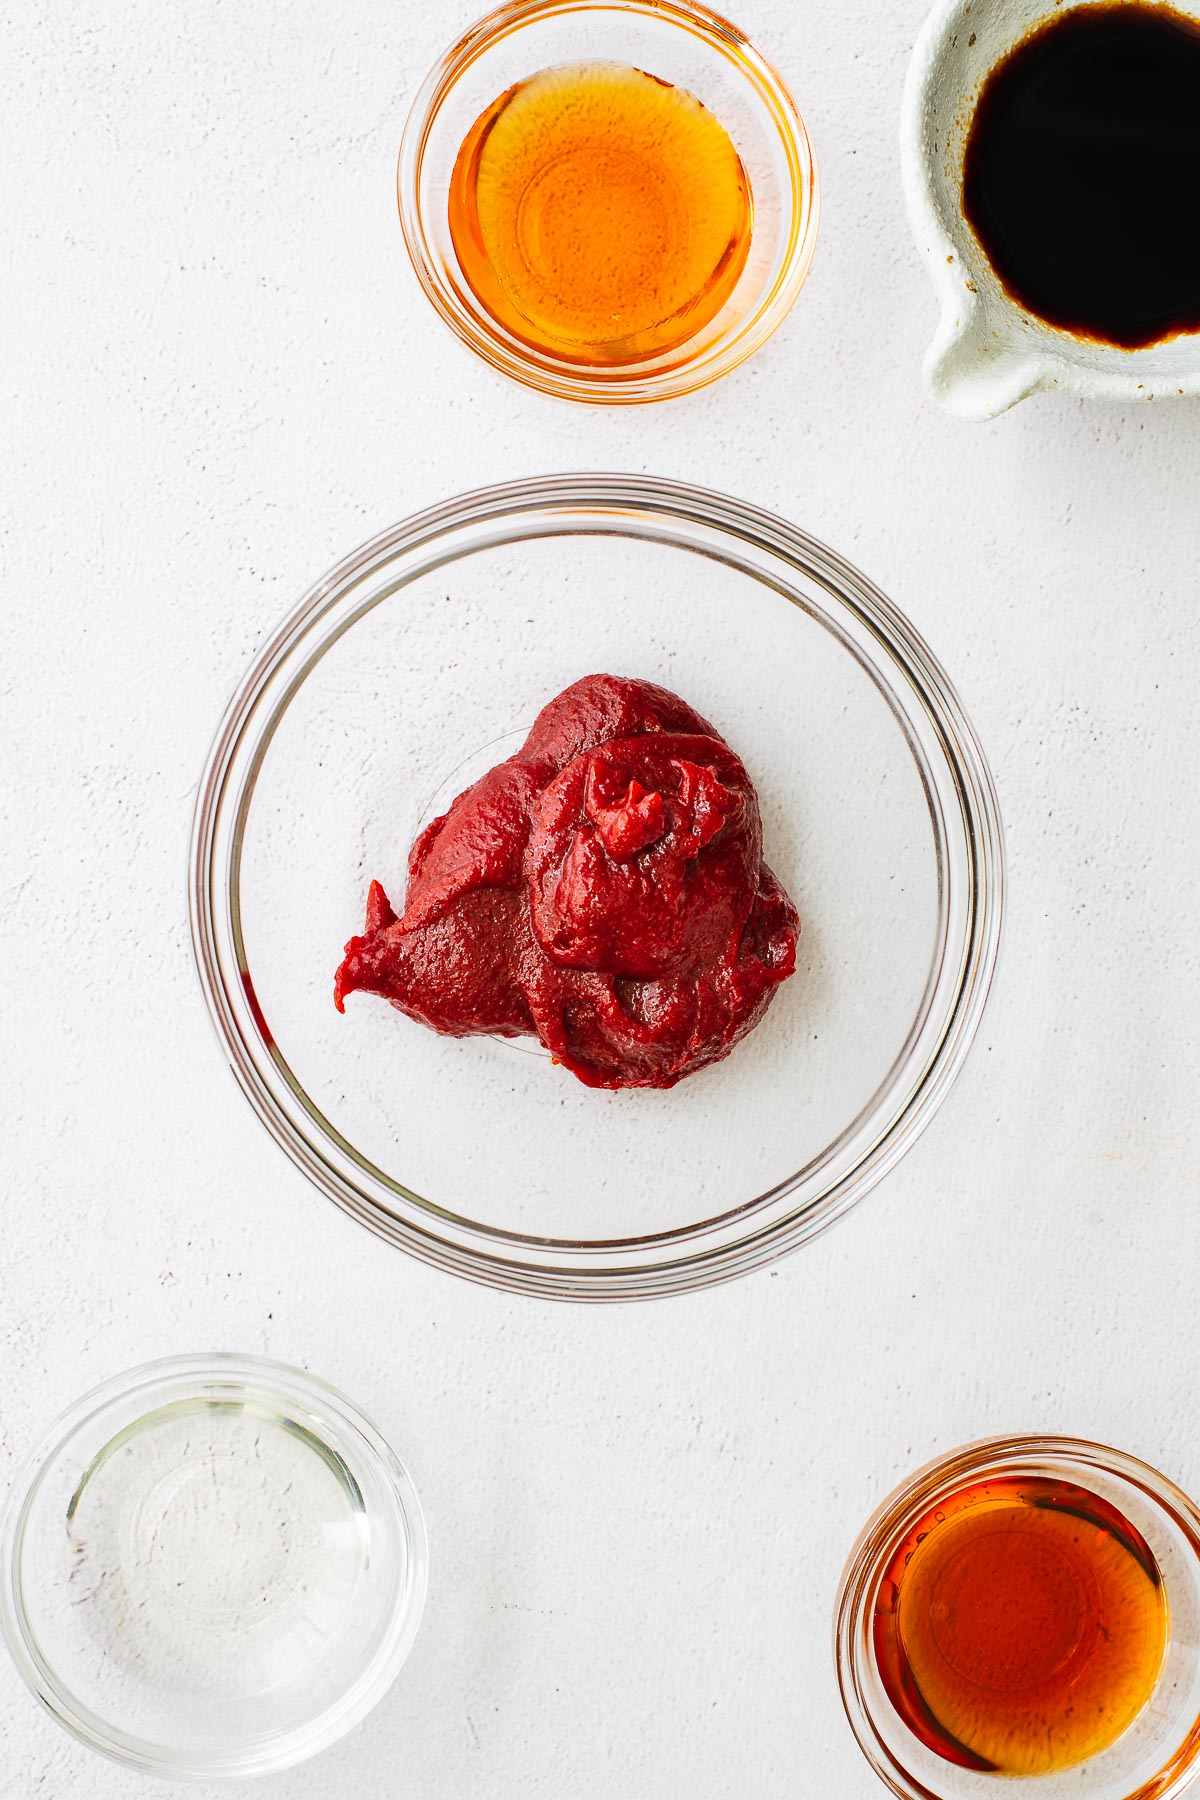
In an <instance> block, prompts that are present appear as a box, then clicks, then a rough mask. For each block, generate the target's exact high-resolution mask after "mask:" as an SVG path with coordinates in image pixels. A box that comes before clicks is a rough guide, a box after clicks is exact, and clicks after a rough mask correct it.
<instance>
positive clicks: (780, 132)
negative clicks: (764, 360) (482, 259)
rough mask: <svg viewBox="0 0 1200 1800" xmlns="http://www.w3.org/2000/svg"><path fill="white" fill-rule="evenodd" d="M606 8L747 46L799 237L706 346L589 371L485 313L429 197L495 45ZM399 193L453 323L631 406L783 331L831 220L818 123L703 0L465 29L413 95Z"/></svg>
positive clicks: (548, 0) (551, 13)
mask: <svg viewBox="0 0 1200 1800" xmlns="http://www.w3.org/2000/svg"><path fill="white" fill-rule="evenodd" d="M595 12H611V13H637V14H642V15H645V16H646V17H648V18H652V19H654V20H655V21H656V22H658V23H660V24H666V25H671V26H674V27H676V28H677V29H680V30H688V31H690V32H691V33H692V34H693V35H694V36H697V37H699V38H701V39H702V40H703V41H704V42H705V43H706V44H708V45H709V46H710V47H711V48H712V49H714V50H715V51H716V52H717V53H718V54H720V55H722V56H724V57H725V58H726V60H729V61H732V58H731V57H730V55H729V50H730V48H731V47H735V48H736V50H737V53H738V57H739V59H740V61H741V62H742V63H744V64H745V65H746V68H744V69H742V70H741V73H742V74H743V75H744V76H745V77H746V78H747V79H748V80H750V81H751V82H752V85H754V86H755V88H756V90H757V91H758V93H759V96H760V98H762V99H764V101H765V104H766V108H767V111H768V112H769V113H770V115H771V119H772V124H773V126H774V128H775V131H776V134H777V136H778V139H779V142H780V144H781V145H782V147H783V150H784V154H785V156H786V159H787V165H788V174H789V183H790V191H791V216H790V220H789V228H788V233H787V239H788V241H787V248H786V251H785V253H784V256H783V259H782V262H781V264H780V267H779V269H778V271H777V273H776V275H775V277H774V279H773V280H772V282H771V285H770V287H769V289H768V290H767V292H766V293H765V294H764V295H763V296H761V297H760V299H759V301H758V302H757V304H756V305H755V307H754V309H753V311H752V312H751V313H749V314H748V315H747V316H746V317H745V318H743V319H741V320H740V321H739V322H738V323H737V325H736V326H735V327H733V328H731V330H730V332H729V333H728V334H726V335H722V336H721V337H720V338H718V339H716V340H715V342H714V343H712V344H710V345H709V346H708V347H707V349H706V350H705V351H704V352H703V353H702V354H700V355H697V356H695V357H690V358H689V357H687V356H684V357H683V359H682V360H681V361H677V362H674V363H672V364H671V365H670V366H669V367H667V368H665V369H661V370H654V369H653V368H651V369H649V370H646V369H645V367H644V365H642V364H637V363H630V364H625V365H616V366H615V367H613V366H606V367H605V368H604V369H603V370H589V369H587V368H586V367H581V366H580V365H578V364H575V363H568V362H565V361H560V360H559V359H558V358H555V357H552V356H549V355H547V354H545V353H544V352H539V351H537V350H535V349H533V348H532V347H531V346H529V345H526V344H523V343H521V342H520V340H519V339H517V338H515V337H512V336H511V335H510V334H509V333H507V332H506V331H504V329H503V328H502V327H501V326H499V325H498V324H496V323H495V322H494V321H488V322H487V323H486V324H484V323H483V322H482V321H479V320H477V319H476V317H475V315H474V313H473V312H472V311H470V310H469V309H468V308H467V306H466V305H465V304H464V303H463V301H462V299H461V297H460V296H459V294H458V293H457V291H456V288H455V285H454V283H453V282H452V281H451V280H450V279H449V278H448V277H447V276H446V275H445V274H444V273H443V271H442V268H441V265H440V259H439V257H438V255H437V253H436V251H435V249H434V245H433V242H432V239H431V237H430V235H429V233H428V232H427V230H426V224H425V219H424V215H423V211H422V206H421V180H422V170H423V166H424V159H425V154H426V148H427V144H428V140H429V135H430V133H431V131H432V129H433V126H434V124H435V122H436V120H437V117H438V114H439V112H440V110H441V108H442V107H443V106H444V105H445V103H446V101H447V100H448V99H449V98H450V96H451V95H452V94H453V91H454V87H455V84H456V83H457V81H458V79H459V77H460V76H461V75H462V74H463V73H464V71H465V70H466V69H468V68H469V67H470V66H471V65H472V64H473V63H474V62H475V61H476V60H477V59H478V58H479V57H480V56H481V55H483V54H484V52H485V51H487V50H488V49H489V48H490V47H491V46H492V45H493V44H495V43H497V42H499V41H500V40H501V39H502V38H505V37H508V36H509V35H511V34H513V33H515V32H518V31H521V30H523V29H524V28H525V27H526V26H529V25H532V24H537V23H539V22H540V21H541V20H543V19H547V18H554V17H560V16H563V15H569V14H571V13H595ZM750 72H752V73H750ZM396 199H397V205H398V208H399V213H400V228H401V231H402V233H403V236H404V244H405V248H406V249H407V251H408V256H409V260H410V262H411V263H412V266H413V271H414V273H415V275H416V277H417V280H418V282H419V284H420V286H421V289H422V291H423V293H424V294H425V297H426V299H427V300H428V301H429V302H430V304H431V306H432V307H433V309H434V311H435V312H436V313H437V315H438V317H439V318H440V319H441V320H442V322H443V324H445V325H447V326H448V327H449V329H450V330H451V331H452V332H453V333H454V335H455V336H456V337H457V338H458V339H459V340H460V341H461V342H462V343H464V344H466V345H467V347H468V348H469V349H471V350H473V351H474V352H475V354H476V355H477V356H479V357H481V358H482V359H483V361H484V362H486V363H488V364H489V365H490V366H491V367H492V368H494V369H497V370H499V372H500V373H501V374H503V375H507V376H509V377H510V378H511V379H512V380H514V381H517V382H519V383H520V384H521V385H522V386H524V387H529V388H533V389H534V390H536V391H537V392H540V393H545V394H551V395H554V396H556V397H557V398H559V399H562V400H575V401H584V402H588V403H590V404H592V405H601V406H623V405H624V406H629V405H638V404H642V403H645V402H647V401H654V400H667V399H676V398H678V397H680V396H681V395H684V394H690V393H694V392H696V391H697V390H698V389H699V388H703V387H707V386H708V384H709V383H710V382H713V381H717V380H719V379H720V378H721V377H722V376H723V375H727V374H729V373H731V371H732V370H734V369H736V368H738V367H739V366H740V364H741V363H743V362H745V361H746V359H747V358H748V357H750V356H753V354H754V353H755V351H757V350H759V349H761V347H762V346H763V344H765V343H766V341H767V339H768V338H770V337H771V336H772V335H773V333H774V332H775V331H776V330H777V329H778V327H779V326H780V324H781V323H782V322H783V320H784V319H785V318H786V316H787V314H788V313H789V312H790V311H791V309H792V307H793V305H794V304H795V302H796V299H797V297H798V296H799V293H800V290H801V288H802V287H803V286H804V284H805V282H806V281H807V279H808V273H809V269H810V268H811V266H812V260H813V256H814V254H815V252H816V247H817V233H818V230H819V226H820V217H821V180H820V174H819V172H818V169H817V161H816V154H815V152H814V150H813V146H812V140H811V138H810V137H809V135H808V127H807V126H806V124H805V122H804V117H803V115H802V113H801V111H800V108H799V107H798V106H797V104H796V102H795V100H794V99H793V97H792V94H791V91H790V89H789V88H788V86H787V84H786V82H785V81H784V80H783V77H782V76H781V75H780V74H779V72H778V71H777V70H776V68H775V67H774V65H773V64H772V63H771V62H769V61H768V60H767V58H766V57H765V56H763V54H762V53H761V51H759V50H758V49H756V48H755V46H754V44H753V43H751V41H750V40H749V38H747V37H746V36H745V34H744V33H743V32H742V31H740V30H739V29H738V27H737V26H736V25H733V24H731V23H730V21H729V20H728V19H726V18H724V17H722V15H721V14H720V13H716V12H713V11H711V10H710V9H709V8H708V7H706V6H703V5H700V4H697V3H694V0H506V3H505V4H503V5H501V6H498V7H496V8H495V9H494V10H493V11H491V12H489V13H487V14H485V15H484V16H483V17H482V18H480V19H477V20H476V21H475V23H474V24H473V25H471V26H469V27H468V28H467V30H466V31H464V32H462V33H461V34H460V35H459V37H458V38H457V39H456V40H455V42H454V43H453V44H451V45H450V47H449V48H448V49H447V50H446V51H444V52H443V54H442V55H441V56H440V57H439V58H438V60H437V62H436V63H435V64H434V65H433V67H432V69H431V70H430V71H429V73H428V75H427V76H426V77H425V79H424V81H423V82H422V83H421V85H420V87H419V88H418V89H417V92H416V94H415V95H414V96H413V100H412V104H411V106H410V107H409V111H408V115H407V118H406V120H405V124H404V131H403V133H402V136H401V139H400V151H399V156H398V159H397V164H396ZM621 371H624V372H621ZM639 371H641V372H639Z"/></svg>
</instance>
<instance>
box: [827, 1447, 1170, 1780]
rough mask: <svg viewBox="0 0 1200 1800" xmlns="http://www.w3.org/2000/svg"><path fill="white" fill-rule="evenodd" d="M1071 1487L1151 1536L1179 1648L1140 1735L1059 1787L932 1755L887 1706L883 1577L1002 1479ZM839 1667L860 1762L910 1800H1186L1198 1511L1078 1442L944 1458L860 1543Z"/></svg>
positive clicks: (1160, 1478)
mask: <svg viewBox="0 0 1200 1800" xmlns="http://www.w3.org/2000/svg"><path fill="white" fill-rule="evenodd" d="M1003 1475H1007V1476H1014V1475H1015V1476H1021V1477H1025V1478H1029V1477H1043V1478H1045V1479H1048V1480H1060V1481H1069V1482H1071V1483H1073V1484H1074V1485H1075V1486H1076V1487H1081V1488H1084V1489H1086V1490H1087V1491H1088V1492H1090V1493H1093V1494H1096V1495H1098V1496H1099V1497H1100V1498H1101V1499H1102V1500H1106V1501H1108V1502H1109V1503H1110V1504H1111V1505H1113V1506H1115V1507H1116V1508H1117V1510H1118V1512H1120V1513H1121V1514H1123V1516H1124V1517H1125V1518H1126V1519H1127V1520H1128V1521H1129V1523H1130V1524H1131V1525H1132V1526H1134V1528H1135V1529H1136V1530H1137V1531H1139V1532H1140V1533H1141V1535H1142V1537H1143V1538H1144V1539H1145V1540H1146V1543H1147V1544H1148V1545H1149V1547H1150V1550H1151V1551H1152V1553H1153V1555H1154V1558H1155V1561H1156V1562H1157V1564H1158V1567H1159V1571H1160V1573H1161V1575H1162V1578H1163V1584H1164V1590H1165V1594H1166V1599H1167V1609H1168V1636H1167V1647H1166V1650H1165V1652H1164V1655H1163V1662H1162V1667H1161V1669H1160V1671H1159V1676H1158V1680H1157V1682H1156V1684H1155V1687H1154V1689H1153V1691H1152V1693H1151V1695H1150V1698H1149V1700H1148V1701H1147V1702H1146V1704H1145V1706H1144V1707H1143V1708H1142V1710H1141V1712H1140V1713H1138V1715H1137V1717H1136V1718H1135V1719H1134V1721H1133V1723H1132V1724H1131V1725H1129V1727H1128V1728H1127V1729H1126V1730H1125V1731H1124V1732H1123V1733H1122V1734H1121V1736H1120V1737H1118V1738H1117V1739H1116V1740H1115V1741H1114V1742H1113V1743H1111V1744H1110V1745H1109V1746H1108V1748H1107V1749H1105V1750H1103V1751H1101V1752H1099V1753H1098V1754H1097V1755H1095V1756H1092V1757H1089V1758H1088V1759H1087V1760H1086V1761H1084V1762H1080V1763H1074V1764H1072V1765H1071V1766H1070V1767H1069V1768H1065V1769H1061V1770H1058V1771H1056V1772H1055V1773H1054V1774H1050V1775H1021V1776H1015V1775H1006V1774H995V1773H988V1772H980V1771H978V1770H974V1769H968V1768H961V1767H959V1766H958V1765H956V1764H954V1763H951V1762H948V1761H946V1760H944V1759H943V1758H942V1757H940V1756H938V1755H936V1754H935V1752H933V1751H932V1750H929V1749H927V1748H926V1746H925V1745H924V1744H922V1743H921V1742H920V1741H919V1740H918V1739H917V1738H916V1737H915V1736H914V1735H913V1733H912V1731H911V1730H910V1729H909V1727H908V1726H907V1725H906V1724H905V1723H904V1722H903V1720H902V1719H901V1718H900V1716H899V1714H898V1713H897V1712H896V1710H895V1708H894V1707H893V1706H892V1703H891V1701H890V1700H889V1698H888V1695H887V1692H886V1689H885V1687H884V1684H883V1680H882V1677H881V1675H880V1671H879V1667H878V1663H877V1660H876V1656H875V1647H874V1636H873V1630H872V1625H873V1619H874V1613H875V1604H876V1599H877V1597H878V1594H879V1589H880V1584H881V1582H882V1580H883V1577H884V1574H885V1571H886V1570H887V1568H888V1565H889V1563H890V1562H891V1560H892V1558H893V1557H894V1556H895V1555H896V1554H897V1552H898V1550H899V1548H900V1546H901V1544H902V1543H903V1540H904V1538H905V1537H906V1536H907V1535H908V1533H909V1532H910V1531H911V1530H912V1529H913V1527H914V1526H915V1525H916V1523H917V1522H918V1521H919V1520H920V1519H921V1517H922V1516H923V1515H924V1514H925V1513H928V1512H930V1511H931V1510H932V1509H934V1508H935V1507H936V1506H937V1505H938V1502H939V1501H940V1500H943V1499H946V1498H949V1496H950V1495H951V1494H953V1493H955V1492H957V1491H958V1490H959V1489H961V1488H963V1487H965V1486H968V1485H971V1484H973V1483H975V1482H980V1481H984V1480H987V1479H994V1478H997V1477H999V1476H1003ZM834 1654H835V1657H836V1660H837V1674H838V1685H839V1687H840V1689H841V1695H842V1704H843V1705H844V1706H845V1709H846V1716H847V1718H848V1719H849V1721H850V1727H851V1729H852V1731H853V1732H854V1735H855V1737H856V1738H857V1740H858V1745H859V1748H860V1749H861V1751H862V1753H863V1755H864V1756H865V1757H866V1759H867V1761H868V1762H869V1763H870V1765H871V1767H872V1768H873V1769H874V1771H875V1773H876V1774H877V1775H878V1776H879V1778H880V1780H881V1781H882V1782H883V1783H884V1784H885V1785H886V1786H887V1787H888V1788H889V1789H890V1790H891V1792H892V1793H893V1794H897V1795H899V1796H900V1797H901V1800H995V1796H996V1795H997V1793H999V1792H1004V1793H1007V1794H1011V1793H1013V1792H1014V1791H1015V1790H1016V1789H1018V1788H1019V1791H1020V1794H1021V1800H1068V1797H1071V1796H1079V1795H1084V1794H1086V1796H1087V1800H1174V1796H1176V1795H1179V1794H1182V1793H1184V1792H1185V1791H1186V1790H1188V1789H1190V1787H1191V1784H1192V1781H1193V1779H1194V1777H1195V1774H1196V1769H1197V1762H1198V1760H1200V1511H1198V1510H1197V1508H1196V1506H1195V1505H1194V1504H1193V1503H1192V1501H1191V1500H1189V1499H1188V1498H1187V1496H1186V1494H1183V1493H1181V1492H1180V1490H1179V1489H1178V1488H1177V1487H1176V1486H1175V1485H1174V1483H1173V1482H1171V1481H1168V1480H1167V1478H1166V1476H1165V1475H1160V1474H1159V1473H1158V1471H1157V1470H1156V1469H1152V1468H1150V1467H1149V1466H1148V1465H1147V1464H1146V1463H1143V1462H1139V1461H1138V1459H1137V1458H1136V1457H1133V1456H1127V1455H1125V1454H1124V1453H1123V1452H1122V1451H1120V1450H1111V1449H1109V1448H1108V1447H1107V1446H1106V1445H1103V1444H1092V1443H1088V1442H1086V1441H1084V1440H1083V1439H1080V1438H1064V1437H996V1438H985V1439H983V1440H982V1441H981V1442H979V1443H975V1444H968V1445H966V1446H965V1447H964V1448H963V1449H961V1450H955V1451H954V1452H952V1453H951V1454H950V1455H949V1456H946V1457H939V1458H938V1460H937V1461H936V1462H932V1463H929V1464H927V1465H926V1467H925V1468H923V1469H920V1470H918V1471H917V1473H916V1474H915V1475H912V1476H910V1477H909V1479H908V1480H907V1481H905V1482H904V1483H903V1484H902V1485H901V1486H900V1487H898V1488H897V1489H896V1491H895V1492H894V1493H893V1494H891V1495H889V1497H888V1498H887V1499H886V1500H885V1501H884V1502H883V1504H882V1506H880V1507H879V1508H878V1509H877V1511H876V1512H875V1513H874V1514H873V1515H872V1517H871V1518H870V1520H869V1521H868V1522H867V1524H866V1525H865V1526H864V1528H863V1530H862V1532H861V1533H860V1535H859V1538H858V1542H857V1543H856V1544H855V1546H854V1549H853V1550H852V1551H851V1553H850V1560H849V1561H848V1563H847V1564H846V1569H845V1572H844V1574H843V1576H842V1581H841V1586H840V1588H839V1590H838V1599H837V1606H836V1611H835V1623H834Z"/></svg>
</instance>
